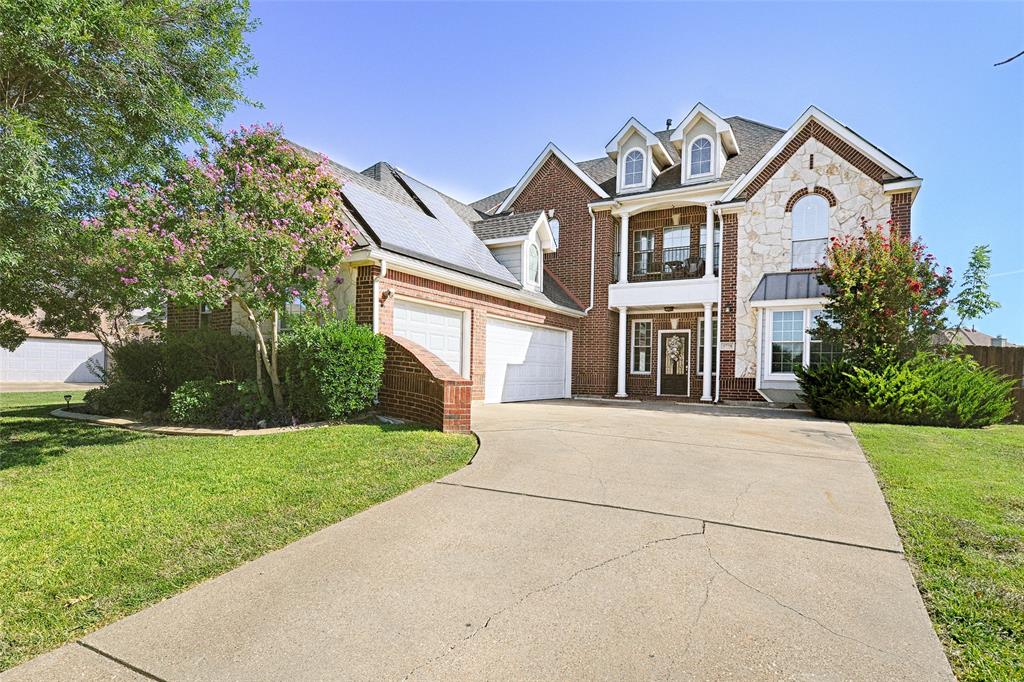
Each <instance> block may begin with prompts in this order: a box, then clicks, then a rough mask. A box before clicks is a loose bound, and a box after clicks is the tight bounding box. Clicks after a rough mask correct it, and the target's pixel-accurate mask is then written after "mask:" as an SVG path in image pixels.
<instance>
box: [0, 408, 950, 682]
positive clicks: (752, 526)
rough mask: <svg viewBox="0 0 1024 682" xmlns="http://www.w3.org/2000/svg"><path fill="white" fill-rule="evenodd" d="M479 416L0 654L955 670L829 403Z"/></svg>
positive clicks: (488, 672) (494, 668) (403, 675)
mask: <svg viewBox="0 0 1024 682" xmlns="http://www.w3.org/2000/svg"><path fill="white" fill-rule="evenodd" d="M474 419H475V426H476V428H477V430H478V432H479V434H480V437H481V440H482V443H483V447H482V448H481V450H480V452H479V454H478V455H477V457H476V459H475V460H474V462H473V464H472V465H470V466H469V467H466V468H464V469H462V470H460V471H459V472H456V473H455V474H453V475H451V476H449V477H448V478H446V479H444V480H442V481H439V482H437V483H434V484H429V485H425V486H423V487H421V488H418V489H416V490H414V491H412V492H410V493H407V494H405V495H402V496H401V497H398V498H396V499H394V500H391V501H390V502H386V503H384V504H381V505H379V506H377V507H374V508H372V509H370V510H367V511H366V512H363V513H362V514H359V515H357V516H355V517H352V518H350V519H348V520H346V521H343V522H341V523H339V524H336V525H334V526H331V527H330V528H327V529H325V530H323V531H321V532H319V533H316V534H314V535H312V536H309V537H307V538H305V539H303V540H300V541H299V542H296V543H294V544H292V545H290V546H288V547H286V548H284V549H282V550H280V551H277V552H273V553H271V554H269V555H267V556H265V557H263V558H261V559H258V560H256V561H254V562H251V563H249V564H246V565H244V566H242V567H240V568H238V569H236V570H234V571H231V572H230V573H227V574H225V575H223V576H221V577H219V578H216V579H214V580H211V581H209V582H207V583H204V584H202V585H200V586H198V587H196V588H194V589H192V590H190V591H188V592H186V593H184V594H182V595H179V596H177V597H174V598H172V599H169V600H167V601H165V602H162V603H160V604H158V605H156V606H153V607H151V608H149V609H146V610H144V611H142V612H140V613H138V614H136V615H134V616H131V617H129V618H126V619H124V620H122V621H120V622H117V623H114V624H113V625H110V626H108V627H106V628H103V629H101V630H99V631H97V632H94V633H92V634H90V635H87V636H85V637H84V638H83V639H82V641H81V642H80V643H75V644H71V645H68V646H65V647H63V648H61V649H58V650H57V651H55V652H51V653H50V654H47V655H44V656H42V657H40V658H38V659H35V660H34V661H31V662H29V663H28V664H26V665H24V666H22V667H20V668H16V669H14V670H11V671H9V672H8V673H7V674H6V675H3V676H0V677H2V679H3V680H5V682H6V681H7V680H44V679H45V680H49V679H112V680H142V679H161V680H186V679H187V680H268V679H275V680H285V679H287V680H296V679H302V680H327V679H352V680H360V679H367V680H370V679H373V680H377V679H416V680H419V679H424V680H432V679H446V680H452V679H507V680H523V679H579V678H585V679H614V680H633V679H652V678H657V679H695V680H720V679H743V680H750V679H809V678H814V679H843V680H878V679H901V680H935V679H952V675H951V673H950V670H949V666H948V664H947V662H946V659H945V657H944V655H943V653H942V650H941V647H940V645H939V642H938V640H937V638H936V636H935V634H934V632H933V630H932V628H931V624H930V623H929V621H928V617H927V614H926V613H925V610H924V606H923V604H922V602H921V598H920V596H919V594H918V592H917V588H916V587H915V585H914V581H913V578H912V576H911V573H910V570H909V567H908V565H907V563H906V561H905V560H904V558H903V556H902V553H901V547H900V542H899V538H898V536H897V534H896V532H895V529H894V528H893V525H892V521H891V519H890V517H889V514H888V511H887V509H886V507H885V504H884V501H883V499H882V496H881V493H880V491H879V489H878V486H877V484H876V483H875V479H874V477H873V475H872V472H871V469H870V468H869V466H868V465H867V463H866V462H865V460H864V456H863V454H862V453H861V451H860V449H859V447H858V446H857V443H856V441H855V440H854V438H853V436H852V435H851V433H850V431H849V429H848V428H847V427H846V426H845V425H844V424H840V423H834V422H824V421H817V420H813V419H809V418H802V417H799V416H797V415H793V414H790V413H780V412H771V411H756V410H729V409H718V410H714V411H712V412H709V410H707V409H701V408H693V407H686V406H675V405H668V404H658V405H653V406H652V405H650V404H645V405H623V404H614V405H613V404H607V403H590V402H583V401H560V402H545V403H533V404H514V405H494V406H490V405H488V406H478V407H477V408H475V417H474Z"/></svg>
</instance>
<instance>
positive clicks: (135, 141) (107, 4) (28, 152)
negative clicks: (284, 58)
mask: <svg viewBox="0 0 1024 682" xmlns="http://www.w3.org/2000/svg"><path fill="white" fill-rule="evenodd" d="M254 26H255V24H254V22H253V21H252V20H251V19H250V16H249V6H248V2H247V1H246V0H134V1H133V2H123V1H122V0H0V347H4V348H8V349H11V350H13V349H14V348H16V347H17V346H18V345H19V344H20V343H21V342H22V340H24V338H25V333H24V331H23V329H22V327H21V325H20V324H19V323H18V322H17V321H16V319H15V318H18V317H29V316H32V315H34V314H35V313H36V312H37V311H39V310H42V312H43V313H44V320H43V324H42V326H43V328H45V329H48V330H50V331H54V332H57V333H63V332H67V331H69V330H72V329H89V324H88V323H87V322H83V321H82V320H81V319H79V316H78V313H79V312H80V311H81V309H80V308H79V307H78V306H77V301H76V299H75V298H74V297H73V296H68V295H67V280H68V279H71V278H74V277H76V276H77V273H76V272H75V267H76V266H77V264H78V259H77V252H76V251H75V250H74V248H73V247H72V244H71V241H72V240H73V239H74V238H75V237H76V232H77V230H78V229H79V228H78V225H79V221H80V220H81V219H82V218H84V217H88V216H90V215H93V214H94V212H95V210H96V208H97V205H98V202H99V200H100V199H101V197H102V193H101V192H102V190H103V189H104V188H106V187H109V186H110V185H111V184H112V183H114V182H117V181H119V180H120V179H122V178H125V177H130V176H131V175H132V174H134V173H138V172H140V171H150V172H154V171H159V170H160V169H162V168H163V167H164V166H165V165H166V164H168V163H170V162H173V161H174V160H175V159H178V158H180V152H179V149H180V146H181V145H182V144H185V143H189V142H190V141H196V142H199V141H201V140H202V139H203V138H205V136H206V135H207V131H208V128H209V126H210V123H211V122H216V121H219V120H220V119H221V118H222V117H223V116H224V114H225V113H226V112H228V111H230V110H231V109H232V108H233V107H234V106H235V104H236V103H237V102H238V101H241V100H244V96H243V94H242V91H241V83H242V81H243V80H244V79H245V78H246V77H248V76H249V75H251V74H252V73H253V71H254V70H255V66H254V63H253V61H252V57H251V54H250V52H249V48H248V47H247V45H246V42H245V33H246V32H247V31H249V30H251V29H252V28H254Z"/></svg>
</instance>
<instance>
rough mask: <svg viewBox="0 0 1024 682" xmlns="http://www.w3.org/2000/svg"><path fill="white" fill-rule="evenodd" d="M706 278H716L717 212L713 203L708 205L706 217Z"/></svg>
mask: <svg viewBox="0 0 1024 682" xmlns="http://www.w3.org/2000/svg"><path fill="white" fill-rule="evenodd" d="M704 224H705V225H706V226H707V227H705V228H704V236H705V240H704V279H714V278H715V265H714V263H715V212H714V211H713V210H711V204H708V205H707V207H706V213H705V218H704Z"/></svg>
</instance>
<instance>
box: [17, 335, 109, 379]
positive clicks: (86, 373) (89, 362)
mask: <svg viewBox="0 0 1024 682" xmlns="http://www.w3.org/2000/svg"><path fill="white" fill-rule="evenodd" d="M103 360H104V353H103V346H102V345H101V344H100V343H99V342H98V341H78V340H71V339H28V340H26V341H25V342H24V343H23V344H21V346H19V347H18V348H17V349H16V350H14V351H13V352H12V351H7V350H3V349H0V380H2V381H68V382H75V383H97V382H99V381H100V377H99V376H98V375H97V374H96V373H95V372H94V371H93V364H95V365H96V366H99V367H102V366H103Z"/></svg>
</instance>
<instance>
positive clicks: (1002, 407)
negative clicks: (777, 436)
mask: <svg viewBox="0 0 1024 682" xmlns="http://www.w3.org/2000/svg"><path fill="white" fill-rule="evenodd" d="M797 379H798V380H799V382H800V389H801V395H800V397H801V399H802V400H803V401H804V402H805V403H807V405H808V406H809V407H810V408H811V410H813V411H814V414H815V415H817V416H819V417H825V418H828V419H842V420H844V421H859V422H882V423H889V424H919V425H927V426H952V427H957V428H978V427H982V426H989V425H991V424H996V423H999V422H1001V421H1003V420H1004V419H1006V418H1007V417H1008V416H1009V415H1010V414H1011V413H1012V411H1013V394H1012V391H1013V386H1014V381H1013V380H1012V379H1007V378H1006V377H1003V376H1002V375H1000V374H999V373H998V372H996V371H994V370H992V369H990V368H982V367H981V366H980V365H978V363H977V362H975V361H974V360H973V359H971V358H969V357H965V356H955V357H948V358H946V357H941V356H938V355H935V354H934V353H921V354H919V355H917V356H916V357H914V358H913V359H911V360H908V361H906V362H902V363H895V364H891V365H888V366H886V367H883V368H881V369H879V370H877V371H873V370H869V369H865V368H863V367H853V366H851V365H850V364H848V363H846V362H844V361H842V360H840V361H838V362H835V363H833V364H830V365H824V366H821V367H817V368H813V369H800V370H798V371H797Z"/></svg>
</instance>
